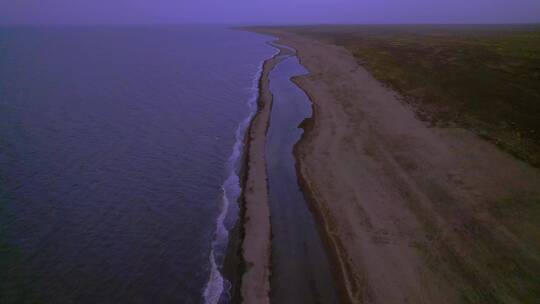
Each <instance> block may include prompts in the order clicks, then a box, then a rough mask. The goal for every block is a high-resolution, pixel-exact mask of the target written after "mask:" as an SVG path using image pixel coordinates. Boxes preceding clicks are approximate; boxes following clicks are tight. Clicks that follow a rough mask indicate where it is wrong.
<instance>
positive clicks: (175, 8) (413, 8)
mask: <svg viewBox="0 0 540 304" xmlns="http://www.w3.org/2000/svg"><path fill="white" fill-rule="evenodd" d="M193 22H205V23H206V22H212V23H486V22H487V23H500V22H502V23H509V22H510V23H512V22H540V0H0V23H4V24H5V23H24V24H53V23H54V24H56V23H68V24H72V23H76V24H78V23H92V24H103V23H105V24H109V23H122V24H125V23H135V24H137V23H193Z"/></svg>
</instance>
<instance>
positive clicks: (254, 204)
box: [235, 44, 291, 303]
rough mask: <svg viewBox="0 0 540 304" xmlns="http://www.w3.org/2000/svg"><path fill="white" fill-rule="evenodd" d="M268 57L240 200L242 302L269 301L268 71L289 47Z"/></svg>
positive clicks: (269, 105)
mask: <svg viewBox="0 0 540 304" xmlns="http://www.w3.org/2000/svg"><path fill="white" fill-rule="evenodd" d="M272 46H274V47H276V48H278V49H279V53H278V54H276V55H275V56H273V57H272V58H270V59H268V60H266V61H265V62H264V64H263V71H262V74H261V78H260V80H259V90H260V91H259V98H258V100H257V104H258V110H257V113H256V114H255V117H254V118H253V120H252V122H251V125H250V127H249V129H248V133H247V135H246V136H247V138H246V148H245V163H244V169H243V171H244V180H243V183H242V184H243V189H244V191H243V194H242V202H241V217H240V225H241V226H242V227H241V228H240V230H241V241H240V242H241V245H240V246H241V247H240V250H239V259H240V263H241V264H242V268H243V269H242V270H243V273H242V274H241V278H240V279H239V282H237V283H236V284H237V286H236V287H235V288H237V289H238V290H239V291H238V293H239V294H240V298H241V300H242V303H270V299H269V292H270V254H271V247H270V246H271V244H270V242H271V227H270V209H269V205H268V178H267V173H266V161H265V159H266V153H265V151H266V150H265V147H266V133H267V130H268V124H269V121H270V111H271V108H272V93H271V92H270V89H269V78H268V77H269V74H270V72H271V71H272V69H273V68H274V67H275V66H276V65H277V64H279V63H280V62H281V61H282V60H283V58H284V55H288V54H290V52H291V51H290V50H288V49H286V48H282V47H279V45H274V44H272Z"/></svg>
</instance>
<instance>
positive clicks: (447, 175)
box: [244, 28, 540, 303]
mask: <svg viewBox="0 0 540 304" xmlns="http://www.w3.org/2000/svg"><path fill="white" fill-rule="evenodd" d="M252 30H254V31H256V32H259V33H264V34H270V35H273V36H276V37H279V38H280V43H282V44H284V45H287V46H290V47H292V48H294V49H296V50H297V55H298V56H299V58H300V61H301V63H302V64H303V65H304V66H305V67H306V68H307V69H308V70H309V71H310V74H308V75H306V76H300V77H296V78H295V79H294V81H295V82H296V83H297V84H298V85H299V86H300V87H301V88H302V89H303V90H304V91H305V92H306V93H307V94H308V96H309V97H310V99H311V100H312V102H313V110H314V112H313V113H314V114H313V118H312V119H311V120H308V121H307V122H306V123H304V124H303V127H304V128H305V129H306V132H305V134H304V136H303V138H302V140H301V142H300V143H299V144H298V145H297V146H296V148H295V155H296V157H297V162H298V171H299V178H300V182H301V185H302V186H303V190H304V191H305V193H306V196H307V197H308V198H310V201H311V204H312V206H311V207H312V210H313V211H314V214H315V215H316V217H317V219H318V221H319V224H320V228H321V229H320V230H321V233H322V237H323V238H324V239H325V241H326V247H327V250H329V253H330V255H331V257H332V260H333V261H332V262H333V267H334V270H335V272H336V277H337V280H338V283H340V284H339V285H340V288H341V293H342V299H343V302H348V303H464V302H470V301H472V302H482V303H499V302H502V303H505V302H508V303H510V302H515V301H516V300H517V301H518V302H519V299H520V296H519V295H524V294H525V295H526V293H527V292H529V293H530V292H534V290H530V288H529V287H530V286H532V285H531V282H529V281H527V279H526V278H527V277H533V278H534V277H535V274H538V271H539V268H538V265H539V264H538V261H539V260H540V256H539V251H538V250H537V249H538V248H537V247H536V245H534V243H532V242H530V240H527V239H524V238H523V237H522V236H521V235H519V234H516V233H515V232H514V231H512V230H511V229H508V226H507V225H506V223H505V222H503V221H502V220H499V219H498V218H496V217H494V216H493V215H492V214H491V212H490V211H489V206H490V205H491V204H492V203H493V202H499V201H504V200H508V199H512V200H523V201H534V200H536V199H538V198H539V197H540V171H539V170H538V169H536V168H533V167H531V166H529V165H527V164H526V163H524V162H521V161H519V160H517V159H515V158H513V157H512V156H510V155H508V154H506V153H504V152H502V151H501V150H499V149H498V148H497V147H496V146H494V145H493V144H491V143H489V142H486V141H484V140H482V139H480V138H479V137H477V136H475V135H474V134H472V133H471V132H469V131H466V130H463V129H459V128H437V127H429V126H427V125H426V124H425V123H424V122H422V121H420V120H419V119H418V118H417V117H416V116H415V114H414V111H413V109H411V108H410V106H408V105H407V104H405V103H404V102H402V101H401V100H400V98H399V96H397V94H396V93H395V92H393V91H391V90H390V89H388V88H387V87H385V86H384V85H382V84H381V83H379V82H378V81H377V80H375V79H374V78H373V77H372V76H371V75H370V74H369V73H368V72H367V71H366V70H365V69H364V68H363V67H362V66H360V65H358V62H357V61H356V59H355V58H353V57H352V55H351V54H350V53H349V52H348V51H347V50H345V49H344V48H342V47H338V46H335V45H331V44H328V43H324V42H321V41H317V40H313V39H309V38H306V37H301V36H298V35H295V34H292V33H288V32H286V31H284V30H281V29H279V28H266V29H263V28H257V29H252ZM266 88H267V87H265V86H261V90H262V93H263V96H265V97H264V100H266V98H269V99H270V100H271V95H270V92H268V91H267V90H266ZM269 104H270V103H268V102H267V103H265V105H264V106H269ZM265 109H268V108H265V107H263V108H262V111H261V113H263V114H261V115H259V117H258V119H259V121H258V122H255V123H254V124H253V130H251V132H250V136H251V137H250V138H251V141H252V143H253V145H257V147H258V148H260V149H257V150H256V151H250V164H252V165H253V166H257V168H258V169H257V170H254V171H253V174H257V175H252V181H251V182H250V183H248V185H247V188H246V191H247V193H246V195H247V201H246V206H247V208H250V203H249V202H254V203H253V204H254V205H255V204H260V203H261V202H266V200H267V198H266V189H263V188H264V187H265V183H262V182H261V183H259V184H255V181H254V180H253V179H254V177H257V176H258V175H264V164H261V162H264V149H263V148H262V147H263V146H264V136H263V135H264V133H265V127H266V125H267V123H268V119H267V117H268V111H266V112H265ZM259 135H262V136H259ZM261 142H262V143H261ZM252 150H255V146H253V148H252ZM255 158H258V159H255ZM255 180H260V179H255ZM256 206H259V205H256ZM259 209H261V210H262V209H264V210H263V211H261V212H257V210H251V211H252V213H254V214H253V215H252V216H248V215H246V216H247V218H249V221H248V222H247V225H246V232H248V233H249V232H250V231H249V230H251V229H255V230H256V231H253V232H251V235H252V237H254V238H258V239H257V240H252V242H253V243H254V244H256V245H255V246H253V248H259V250H252V249H249V248H246V249H245V253H246V255H247V256H248V257H249V258H250V261H252V262H250V263H254V265H256V264H255V262H254V261H265V263H266V262H267V261H268V254H269V246H270V244H269V240H270V238H269V233H270V232H269V228H264V227H267V225H268V217H267V216H266V214H264V219H262V218H261V217H260V214H259V213H262V212H268V208H267V206H264V207H261V208H259ZM257 216H259V217H257ZM254 219H255V220H254ZM246 240H248V238H247V237H246ZM257 242H259V243H257ZM247 243H249V242H247ZM261 243H263V244H261ZM262 248H265V249H266V251H264V250H261V249H262ZM252 251H255V252H252ZM262 251H264V252H262ZM505 261H506V262H508V261H511V263H512V265H513V266H512V267H516V268H518V269H519V271H521V272H522V275H519V272H508V273H506V275H505V272H499V270H500V268H499V266H500V265H504V263H505ZM265 263H263V264H259V265H260V266H261V267H257V268H256V269H255V266H252V267H251V268H250V266H248V272H246V274H245V275H244V280H250V281H249V284H253V285H254V286H253V287H254V289H253V290H247V289H246V290H244V293H245V298H244V299H245V300H246V301H247V300H256V301H257V302H258V303H267V302H268V298H267V297H265V296H266V295H267V290H268V289H267V288H268V281H267V280H263V281H259V282H257V281H256V280H261V278H266V277H267V275H268V274H267V273H265V271H267V270H268V267H267V264H265ZM490 265H491V266H490ZM494 266H496V267H494ZM527 266H530V267H527ZM250 271H251V273H250ZM515 273H518V275H517V276H514V274H515ZM509 277H511V278H509ZM251 280H253V281H251ZM510 280H514V282H519V283H517V284H513V283H512V282H511V281H510ZM244 282H245V281H244ZM260 282H263V283H260ZM246 283H248V282H246ZM533 283H534V282H533ZM520 288H521V290H520ZM262 300H264V301H262ZM249 303H252V302H249Z"/></svg>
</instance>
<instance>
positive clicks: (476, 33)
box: [288, 25, 540, 166]
mask: <svg viewBox="0 0 540 304" xmlns="http://www.w3.org/2000/svg"><path fill="white" fill-rule="evenodd" d="M288 31H294V32H297V33H300V34H303V35H309V36H312V37H316V38H320V39H324V40H327V41H330V42H332V43H334V44H337V45H341V46H344V47H345V48H347V49H348V50H349V51H350V52H352V53H353V55H354V56H355V57H357V58H358V60H359V61H360V63H361V64H362V65H364V66H365V67H366V68H367V69H368V70H369V71H370V72H371V73H372V75H373V76H374V77H375V78H377V79H378V80H380V81H382V82H384V83H386V84H388V85H389V86H391V87H392V88H393V89H395V90H396V91H398V92H400V93H401V95H402V96H403V97H404V98H405V100H406V101H407V102H409V103H412V104H414V106H415V109H416V111H417V113H418V115H419V117H420V118H422V119H424V120H427V121H429V122H431V123H433V124H436V125H449V124H450V125H451V124H457V125H459V126H462V127H466V128H468V129H470V130H473V131H475V132H476V133H477V134H478V135H480V136H482V137H484V138H487V139H489V140H492V141H493V142H495V143H496V144H497V145H499V146H500V147H501V148H503V149H505V150H507V151H508V152H510V153H512V154H513V155H515V156H517V157H519V158H521V159H523V160H525V161H527V162H529V163H530V164H532V165H534V166H540V26H537V25H505V26H501V25H477V26H465V25H460V26H456V25H454V26H447V25H440V26H429V25H416V26H413V25H407V26H394V25H390V26H387V25H370V26H367V25H366V26H315V27H314V26H310V27H294V28H289V29H288Z"/></svg>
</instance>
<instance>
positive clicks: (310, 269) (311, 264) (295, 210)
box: [267, 56, 338, 304]
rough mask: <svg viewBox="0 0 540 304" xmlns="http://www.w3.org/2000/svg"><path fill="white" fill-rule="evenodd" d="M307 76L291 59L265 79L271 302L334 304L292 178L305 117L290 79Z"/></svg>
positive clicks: (303, 101) (304, 101) (327, 272)
mask: <svg viewBox="0 0 540 304" xmlns="http://www.w3.org/2000/svg"><path fill="white" fill-rule="evenodd" d="M305 73H307V71H306V69H305V68H304V67H303V66H302V65H301V64H300V63H299V62H298V58H297V57H295V56H291V57H288V58H287V59H285V60H284V61H282V62H281V63H280V64H279V65H278V66H276V67H275V68H274V70H273V71H272V72H271V74H270V90H271V91H272V93H273V95H274V102H273V107H272V115H271V120H270V127H269V130H268V139H267V140H268V142H267V166H268V179H269V194H270V211H271V224H272V277H271V294H270V297H271V301H272V303H274V304H278V303H279V304H288V303H294V304H298V303H338V300H337V295H336V291H335V288H334V284H333V281H332V274H331V269H330V266H329V264H328V258H327V256H326V254H325V252H324V249H323V244H322V241H321V239H320V237H319V234H318V231H317V228H316V222H315V219H314V218H313V215H312V214H311V212H310V210H309V207H308V205H307V202H306V201H305V198H304V195H303V193H302V191H301V190H300V188H299V185H298V179H297V176H296V168H295V159H294V156H293V147H294V145H295V144H296V142H298V140H299V139H300V137H301V135H302V132H303V130H302V129H300V128H298V125H299V124H300V123H301V122H302V120H304V119H305V118H307V117H310V116H311V105H310V101H309V99H308V97H307V96H306V95H305V94H304V92H303V91H302V90H301V89H300V88H298V87H297V86H296V85H295V84H294V83H292V82H291V80H290V78H291V77H293V76H296V75H302V74H305Z"/></svg>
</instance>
